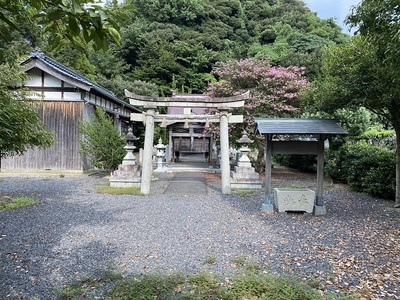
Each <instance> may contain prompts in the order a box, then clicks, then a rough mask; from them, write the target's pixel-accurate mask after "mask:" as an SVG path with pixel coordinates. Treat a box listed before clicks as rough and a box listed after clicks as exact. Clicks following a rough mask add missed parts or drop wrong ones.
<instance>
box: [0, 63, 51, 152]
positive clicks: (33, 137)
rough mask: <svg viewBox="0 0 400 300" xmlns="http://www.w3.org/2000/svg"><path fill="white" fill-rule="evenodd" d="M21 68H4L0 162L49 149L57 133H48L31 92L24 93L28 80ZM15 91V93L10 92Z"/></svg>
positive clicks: (0, 90) (1, 67)
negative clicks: (29, 150)
mask: <svg viewBox="0 0 400 300" xmlns="http://www.w3.org/2000/svg"><path fill="white" fill-rule="evenodd" d="M18 69H19V68H18V66H10V65H8V64H2V65H0V158H2V157H6V156H11V155H17V154H22V153H24V152H25V151H26V150H27V149H28V148H31V147H34V146H39V147H48V146H50V145H51V144H52V143H53V140H54V138H53V133H52V132H48V131H46V128H45V126H44V124H43V123H42V120H41V119H40V117H39V114H38V110H37V107H36V106H35V103H34V102H33V101H28V99H29V98H28V97H29V93H28V91H26V90H24V89H21V86H22V84H23V83H24V80H25V76H24V74H23V73H20V72H18ZM10 87H12V89H10Z"/></svg>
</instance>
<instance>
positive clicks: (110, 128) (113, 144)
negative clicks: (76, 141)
mask: <svg viewBox="0 0 400 300" xmlns="http://www.w3.org/2000/svg"><path fill="white" fill-rule="evenodd" d="M79 131H80V132H81V133H82V134H83V136H84V137H83V140H82V141H81V154H82V155H84V156H86V157H87V158H88V159H89V160H90V162H91V163H92V164H93V166H95V167H96V168H101V169H105V170H115V169H116V168H117V167H118V165H119V164H120V163H121V161H122V159H123V158H124V155H125V154H126V152H125V150H124V146H125V144H126V143H125V141H124V140H123V139H122V137H121V134H120V133H119V132H118V130H117V128H116V127H115V126H114V121H113V119H112V118H111V117H109V116H108V115H107V113H106V112H105V110H104V109H103V108H101V107H97V108H96V114H95V115H94V116H93V118H92V120H91V122H89V121H83V122H82V123H80V124H79Z"/></svg>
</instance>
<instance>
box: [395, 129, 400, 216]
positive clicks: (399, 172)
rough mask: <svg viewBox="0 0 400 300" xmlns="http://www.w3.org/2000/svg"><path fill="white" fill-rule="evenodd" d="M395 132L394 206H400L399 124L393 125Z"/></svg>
mask: <svg viewBox="0 0 400 300" xmlns="http://www.w3.org/2000/svg"><path fill="white" fill-rule="evenodd" d="M394 130H395V132H396V198H395V203H394V207H396V208H400V126H394Z"/></svg>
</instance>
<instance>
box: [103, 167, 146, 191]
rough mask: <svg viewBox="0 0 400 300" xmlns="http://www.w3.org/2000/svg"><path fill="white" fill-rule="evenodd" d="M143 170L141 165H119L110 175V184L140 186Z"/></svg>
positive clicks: (125, 186) (112, 185) (121, 186)
mask: <svg viewBox="0 0 400 300" xmlns="http://www.w3.org/2000/svg"><path fill="white" fill-rule="evenodd" d="M140 175H141V170H140V166H139V165H123V164H121V165H119V166H118V170H115V171H114V172H113V173H112V174H111V177H110V186H111V187H119V188H127V187H140V182H141V177H140Z"/></svg>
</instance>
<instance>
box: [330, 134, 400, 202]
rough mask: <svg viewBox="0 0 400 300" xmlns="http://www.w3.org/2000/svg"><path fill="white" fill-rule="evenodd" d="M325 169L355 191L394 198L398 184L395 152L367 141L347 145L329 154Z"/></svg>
mask: <svg viewBox="0 0 400 300" xmlns="http://www.w3.org/2000/svg"><path fill="white" fill-rule="evenodd" d="M328 157H329V160H328V163H327V165H326V168H325V169H326V172H327V174H329V175H330V176H331V177H332V178H334V179H337V180H340V181H344V182H346V183H348V184H349V185H350V186H351V188H353V189H354V190H355V191H359V192H364V193H368V194H370V195H372V196H376V197H382V198H387V199H394V196H395V190H396V188H395V186H396V161H395V153H394V152H393V151H391V150H388V149H386V148H383V147H379V146H374V145H371V144H369V143H367V142H365V141H361V142H358V143H356V144H347V145H345V146H343V147H342V148H340V149H339V150H338V151H335V152H331V153H329V155H328Z"/></svg>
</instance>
